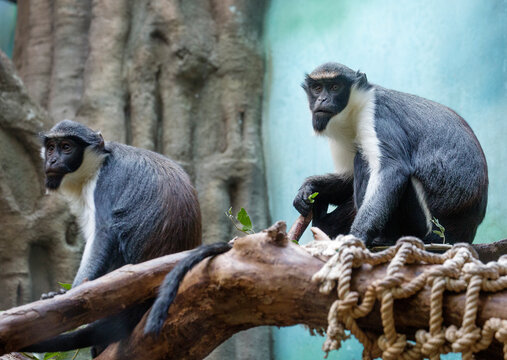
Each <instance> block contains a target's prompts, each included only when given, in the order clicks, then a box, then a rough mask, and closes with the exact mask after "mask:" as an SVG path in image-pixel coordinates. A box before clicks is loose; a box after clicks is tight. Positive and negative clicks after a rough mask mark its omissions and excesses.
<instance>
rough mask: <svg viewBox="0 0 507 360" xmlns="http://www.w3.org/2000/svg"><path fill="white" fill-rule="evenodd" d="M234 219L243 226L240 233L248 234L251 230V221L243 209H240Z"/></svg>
mask: <svg viewBox="0 0 507 360" xmlns="http://www.w3.org/2000/svg"><path fill="white" fill-rule="evenodd" d="M236 218H237V219H238V221H239V222H240V223H241V225H243V228H242V229H241V231H245V232H248V231H251V230H252V220H250V216H248V214H247V212H246V210H245V209H244V208H241V210H240V211H239V212H238V216H237V217H236Z"/></svg>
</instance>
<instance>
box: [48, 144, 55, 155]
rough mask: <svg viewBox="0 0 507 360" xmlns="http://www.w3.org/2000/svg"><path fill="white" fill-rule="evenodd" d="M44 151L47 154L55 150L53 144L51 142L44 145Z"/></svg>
mask: <svg viewBox="0 0 507 360" xmlns="http://www.w3.org/2000/svg"><path fill="white" fill-rule="evenodd" d="M46 151H47V153H48V154H52V153H53V151H55V146H54V145H53V144H51V145H48V146H46Z"/></svg>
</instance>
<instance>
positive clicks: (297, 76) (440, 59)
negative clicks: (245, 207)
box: [263, 0, 507, 359]
mask: <svg viewBox="0 0 507 360" xmlns="http://www.w3.org/2000/svg"><path fill="white" fill-rule="evenodd" d="M265 31H266V32H265V39H266V43H265V47H266V53H267V66H266V68H267V71H266V81H265V83H266V88H265V98H264V117H263V122H264V126H263V138H264V147H265V154H266V162H267V180H268V188H269V206H270V212H271V218H272V220H273V221H275V220H286V221H287V222H288V224H289V225H290V224H291V223H292V222H293V221H294V220H295V219H296V217H297V216H298V214H297V212H296V211H295V210H294V209H293V208H292V199H293V197H294V195H295V194H296V192H297V190H298V188H299V186H300V184H301V182H302V181H303V179H304V178H305V177H306V176H309V175H314V174H321V173H326V172H330V171H333V166H332V161H331V157H330V154H329V150H328V145H327V142H326V140H325V139H324V138H321V137H316V136H315V135H313V131H312V127H311V119H310V113H309V110H308V107H307V103H306V97H305V94H304V92H303V90H302V89H301V87H300V84H301V82H302V80H303V77H304V74H305V73H306V72H310V71H311V70H312V69H313V68H314V67H316V66H317V65H319V64H321V63H323V62H326V61H336V62H341V63H343V64H345V65H348V66H349V67H351V68H353V69H361V70H362V71H364V72H365V73H366V74H367V75H368V79H369V80H370V81H371V82H373V83H377V84H380V85H382V86H385V87H388V88H393V89H396V90H400V91H405V92H409V93H413V94H417V95H420V96H423V97H426V98H429V99H432V100H435V101H437V102H440V103H443V104H445V105H447V106H450V107H451V108H453V109H454V110H456V111H457V112H458V113H459V114H461V115H462V116H463V117H464V118H465V119H466V120H467V121H468V122H469V124H470V126H471V127H472V129H473V130H474V131H475V133H476V135H477V137H478V138H479V141H480V142H481V144H482V147H483V149H484V152H485V154H486V158H487V161H488V165H489V177H490V187H489V204H488V209H487V214H486V219H485V220H484V222H483V224H482V225H481V226H480V228H479V231H478V234H477V237H476V242H491V241H495V240H499V239H503V238H507V191H506V190H505V189H506V188H507V164H506V161H507V145H506V144H507V1H504V0H488V1H484V0H446V1H441V0H426V1H403V2H401V1H398V0H383V1H373V0H371V1H367V0H363V1H354V0H341V1H337V0H320V1H317V0H315V1H308V0H293V1H289V0H271V5H270V9H269V12H268V16H267V19H266V29H265ZM304 239H305V241H308V239H309V235H308V234H307V233H306V234H305V238H304ZM322 343H323V338H320V337H313V338H312V337H310V336H308V335H307V333H306V332H305V331H304V330H302V328H300V327H294V328H285V329H280V330H275V352H276V355H277V359H314V358H321V356H322V352H321V350H320V347H321V345H322ZM346 347H347V349H343V350H341V351H340V352H335V353H334V354H330V358H331V359H360V358H361V355H360V350H359V349H360V345H358V344H357V343H354V342H348V343H346Z"/></svg>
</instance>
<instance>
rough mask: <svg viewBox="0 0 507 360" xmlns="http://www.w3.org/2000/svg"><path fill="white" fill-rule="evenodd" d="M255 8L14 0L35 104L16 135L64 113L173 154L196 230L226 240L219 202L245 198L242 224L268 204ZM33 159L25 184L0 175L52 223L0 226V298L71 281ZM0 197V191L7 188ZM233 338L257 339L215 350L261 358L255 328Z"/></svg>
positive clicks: (196, 2)
mask: <svg viewBox="0 0 507 360" xmlns="http://www.w3.org/2000/svg"><path fill="white" fill-rule="evenodd" d="M265 8H266V1H265V0H260V1H254V2H253V1H248V0H226V1H223V0H209V1H201V0H190V1H177V0H169V1H167V0H141V1H137V0H136V1H135V0H118V1H107V0H83V1H72V0H32V1H23V2H20V3H19V4H18V21H17V29H16V41H15V49H14V56H13V58H14V63H15V65H16V68H17V70H18V72H19V75H20V77H21V78H22V79H23V81H24V83H25V85H26V88H27V91H26V92H27V93H28V95H29V97H30V98H31V99H33V101H32V102H33V103H34V104H38V105H40V107H39V108H40V109H41V111H44V110H45V111H46V112H47V113H46V112H45V113H46V114H47V115H45V120H44V121H41V122H40V123H39V124H38V125H37V126H35V125H34V126H33V127H30V130H29V133H28V134H27V137H28V136H32V137H33V138H35V135H36V133H37V132H38V131H40V130H43V129H47V128H49V127H51V126H52V125H53V124H55V123H56V122H58V121H60V120H62V119H64V118H70V119H75V120H77V121H80V122H83V123H85V124H87V125H89V126H91V127H92V128H95V129H97V130H101V131H102V133H103V134H104V138H105V139H106V140H116V141H120V142H124V143H128V144H131V145H134V146H138V147H143V148H147V149H150V150H155V151H158V152H160V153H162V154H164V155H167V156H169V157H171V158H173V159H174V160H176V161H178V162H180V163H181V164H182V165H183V167H184V168H185V170H186V171H187V172H188V173H189V174H190V175H191V177H192V179H193V181H194V183H195V185H196V188H197V191H198V193H199V200H200V203H201V210H202V215H203V217H202V218H203V229H204V238H205V239H214V240H220V241H227V240H229V239H230V238H232V237H233V236H234V235H235V233H234V232H235V230H234V228H233V226H232V225H231V223H230V222H229V220H228V219H227V217H226V216H224V215H223V214H224V212H225V211H226V210H227V209H229V207H231V206H232V207H233V209H234V210H235V211H237V210H239V208H241V207H244V208H246V209H247V211H248V213H249V215H250V217H251V218H252V221H253V223H254V224H255V225H256V226H257V227H258V228H265V227H266V226H267V224H268V219H269V213H268V207H267V196H266V182H265V178H264V160H263V155H262V153H263V152H262V143H261V135H260V134H261V128H260V125H261V105H262V89H263V84H262V81H263V74H264V54H263V46H262V27H263V18H264V12H265ZM12 119H15V118H14V117H13V118H12ZM0 126H2V128H1V129H3V125H2V124H1V123H0ZM0 135H1V134H0ZM6 136H8V137H9V139H15V135H13V134H11V133H9V134H7V135H6ZM10 141H11V140H10ZM12 141H14V140H12ZM32 142H33V140H32ZM3 143H4V142H3V141H2V144H3ZM20 146H21V147H22V146H23V144H21V145H20ZM20 152H22V151H20ZM9 154H10V153H9ZM33 154H35V152H34V153H33ZM9 156H10V155H9ZM31 156H32V155H31ZM37 156H38V155H37ZM12 159H18V160H16V161H15V165H13V167H15V168H16V169H17V170H16V171H17V172H25V170H24V169H21V167H20V165H18V164H25V163H26V161H24V160H23V159H20V157H19V156H18V157H14V156H13V157H12ZM37 163H38V160H37V158H36V156H35V155H33V156H32V159H31V162H30V164H31V165H30V166H32V169H31V172H32V173H34V176H32V177H31V178H32V179H37V181H38V183H37V184H36V185H33V184H31V183H30V186H28V188H29V189H31V190H32V189H35V190H33V191H31V192H24V191H23V189H24V188H23V187H21V185H18V184H16V180H14V179H17V178H19V176H18V177H14V176H9V179H7V180H5V179H0V182H7V181H10V183H9V184H8V185H9V186H10V187H9V189H11V190H12V189H14V190H12V191H15V192H16V191H17V192H18V193H24V194H26V197H27V198H29V202H31V203H34V205H32V207H33V209H35V210H34V211H36V212H37V214H39V213H40V214H44V216H42V215H41V216H40V217H39V218H38V222H37V224H38V225H37V226H38V227H40V228H41V229H46V228H49V229H53V232H52V233H48V231H44V232H41V236H37V234H36V231H34V236H28V235H25V234H24V232H23V231H22V232H21V234H20V235H21V236H18V238H19V240H18V243H17V245H16V249H15V250H12V248H13V247H14V246H13V245H11V244H9V241H10V239H12V238H14V236H13V235H15V234H14V233H12V232H9V235H8V236H6V237H5V238H4V237H1V235H0V247H1V248H2V249H4V248H5V249H6V251H5V252H3V251H2V252H1V253H2V254H5V253H8V254H9V257H10V258H12V259H13V260H12V261H10V260H9V261H10V262H11V263H12V265H9V261H8V262H7V263H6V262H4V264H7V265H3V266H2V268H1V269H0V279H2V280H0V286H1V287H2V288H4V289H6V290H7V293H8V296H6V297H4V298H3V299H1V300H0V301H1V302H0V306H1V307H2V308H8V307H11V306H14V305H19V304H21V303H23V302H26V301H29V300H34V299H35V298H37V297H38V296H39V295H40V293H42V292H47V291H49V290H55V288H56V287H57V281H63V282H71V279H72V276H73V274H74V273H75V268H76V266H77V262H78V259H79V256H80V250H81V248H82V243H81V242H82V240H81V239H80V237H79V236H78V232H77V231H76V224H75V222H74V221H73V216H72V215H70V214H69V212H68V209H67V208H66V206H65V205H63V203H62V201H61V199H54V198H53V197H51V198H50V199H47V198H45V197H44V202H43V203H44V204H46V203H47V204H48V205H47V207H50V208H51V209H53V213H49V210H46V209H47V208H46V207H43V206H42V205H40V202H39V198H41V197H42V191H43V189H42V185H41V172H40V169H39V167H38V165H37ZM35 174H36V175H35ZM32 182H33V181H32ZM32 193H33V194H32ZM1 197H2V199H0V202H1V201H2V200H3V199H7V198H8V195H5V193H2V194H1ZM9 199H10V198H9ZM8 201H10V202H11V203H14V204H18V202H19V201H20V200H18V199H15V200H12V201H11V200H8ZM46 215H47V217H46ZM32 218H33V216H32ZM0 221H2V222H8V223H9V224H11V225H10V226H11V227H12V228H13V229H20V228H23V229H25V228H26V229H28V228H30V227H29V226H26V225H25V224H26V222H27V220H24V219H23V217H20V216H18V215H15V216H13V217H12V216H9V217H8V216H2V217H1V219H0ZM15 224H18V225H15ZM13 231H15V230H13ZM42 235H44V236H42ZM58 249H62V250H58ZM30 254H32V256H30ZM36 259H43V260H42V261H39V262H37V260H36ZM35 274H45V275H43V276H40V277H42V279H38V277H37V276H36V275H35ZM30 279H31V280H30ZM6 282H8V284H6ZM4 284H6V286H3V285H4ZM7 285H8V286H7ZM18 288H19V289H21V290H19V291H18V290H17V289H18ZM27 294H28V295H27ZM244 342H246V343H248V342H250V343H252V344H256V343H257V344H263V346H260V345H258V346H257V349H255V350H254V351H252V353H251V354H249V355H245V356H236V355H234V353H240V351H239V350H236V345H234V344H229V345H228V347H226V348H225V349H224V350H223V351H222V352H220V351H219V352H220V353H218V354H217V355H216V358H217V359H219V358H220V359H221V358H231V359H242V358H249V359H267V358H270V357H271V355H270V350H269V348H270V346H269V344H270V336H269V332H268V331H267V330H263V331H261V333H260V334H259V333H258V331H256V335H253V337H249V336H248V335H243V334H241V335H239V339H237V347H242V346H244V344H243V343H244Z"/></svg>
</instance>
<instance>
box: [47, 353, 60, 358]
mask: <svg viewBox="0 0 507 360" xmlns="http://www.w3.org/2000/svg"><path fill="white" fill-rule="evenodd" d="M58 355H60V353H59V352H48V353H45V354H44V360H49V359H54V358H56V357H57V356H58Z"/></svg>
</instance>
